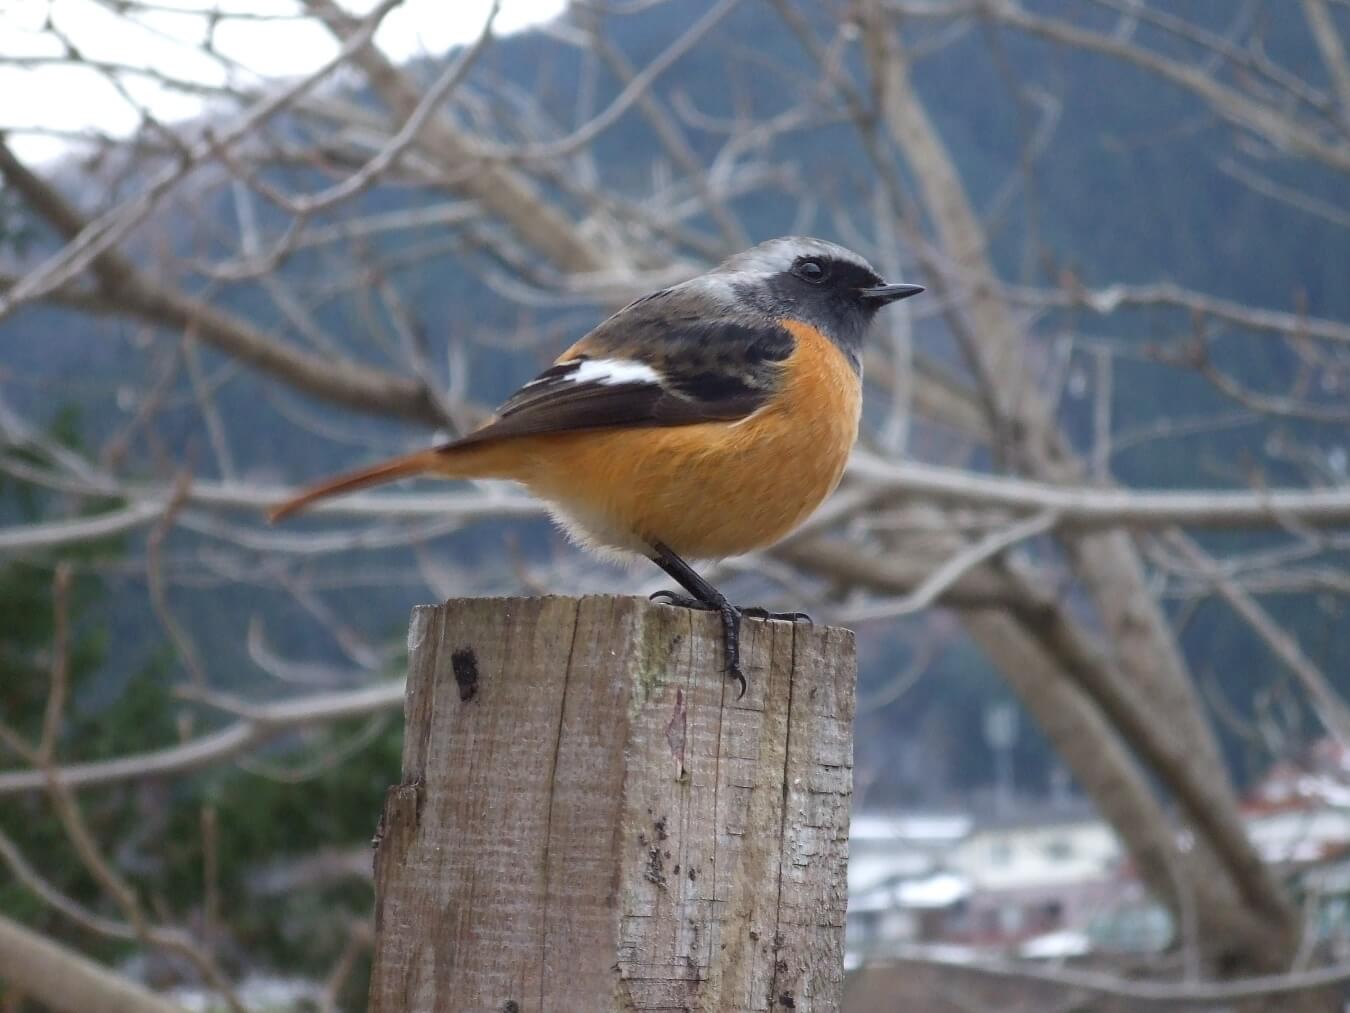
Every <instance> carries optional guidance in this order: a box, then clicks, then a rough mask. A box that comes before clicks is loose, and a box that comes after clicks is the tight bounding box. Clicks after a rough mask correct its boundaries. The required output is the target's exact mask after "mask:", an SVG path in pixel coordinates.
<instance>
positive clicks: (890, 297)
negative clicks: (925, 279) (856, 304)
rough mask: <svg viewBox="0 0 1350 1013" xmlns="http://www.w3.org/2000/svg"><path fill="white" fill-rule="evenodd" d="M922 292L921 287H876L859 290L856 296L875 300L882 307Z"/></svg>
mask: <svg viewBox="0 0 1350 1013" xmlns="http://www.w3.org/2000/svg"><path fill="white" fill-rule="evenodd" d="M922 291H923V286H922V285H877V286H875V287H873V288H860V289H858V295H859V296H860V297H862V298H863V299H867V300H869V301H872V300H875V301H876V302H878V303H880V304H881V305H882V306H885V305H886V304H887V303H893V302H899V301H900V300H901V299H908V298H909V297H910V296H912V295H918V294H919V293H920V292H922Z"/></svg>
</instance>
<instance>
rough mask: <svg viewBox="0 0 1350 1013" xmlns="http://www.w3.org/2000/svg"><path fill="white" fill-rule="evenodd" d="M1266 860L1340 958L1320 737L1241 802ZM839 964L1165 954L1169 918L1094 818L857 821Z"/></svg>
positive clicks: (1329, 757)
mask: <svg viewBox="0 0 1350 1013" xmlns="http://www.w3.org/2000/svg"><path fill="white" fill-rule="evenodd" d="M1243 818H1244V820H1245V822H1246V825H1247V830H1248V833H1249V834H1250V836H1251V839H1252V841H1253V843H1254V844H1255V845H1256V848H1257V850H1258V852H1259V853H1260V855H1261V857H1262V859H1263V860H1264V861H1266V862H1268V863H1269V864H1271V865H1272V866H1274V867H1275V869H1276V871H1277V872H1278V873H1279V874H1280V875H1281V876H1282V877H1283V878H1284V879H1285V881H1286V882H1287V883H1288V884H1289V885H1290V887H1291V889H1292V890H1293V891H1294V892H1295V893H1296V894H1297V895H1298V898H1299V901H1300V903H1301V905H1302V906H1303V909H1304V910H1305V911H1307V912H1308V914H1309V918H1310V920H1311V924H1313V926H1314V927H1315V941H1316V942H1317V944H1318V945H1319V946H1320V947H1322V948H1323V949H1324V950H1326V951H1327V952H1328V953H1329V954H1330V955H1331V956H1332V957H1333V958H1334V959H1340V960H1345V959H1350V748H1347V747H1345V746H1342V745H1340V744H1339V743H1336V742H1335V741H1334V740H1331V739H1325V740H1322V741H1320V742H1318V743H1317V744H1315V745H1314V746H1313V747H1312V748H1311V749H1310V750H1308V752H1307V753H1306V755H1305V756H1303V757H1301V758H1299V762H1283V761H1282V762H1280V763H1277V764H1274V765H1272V767H1271V768H1270V770H1269V771H1268V772H1267V774H1266V775H1265V776H1264V777H1263V778H1262V779H1261V780H1260V781H1259V782H1258V783H1257V784H1256V785H1255V787H1254V788H1253V789H1252V790H1251V792H1250V793H1249V794H1248V796H1247V797H1246V799H1244V801H1243ZM849 847H850V857H849V876H848V879H849V908H848V939H847V950H848V960H849V966H852V967H856V966H858V965H859V964H860V963H861V962H863V961H865V960H867V959H869V958H870V957H875V956H885V955H887V954H890V955H895V954H897V953H899V952H901V951H902V950H903V949H904V948H906V947H912V946H915V945H928V946H944V947H960V948H961V952H968V953H972V954H977V953H981V952H984V953H998V954H1003V955H1018V956H1024V957H1039V958H1051V957H1055V958H1060V957H1073V956H1079V955H1083V954H1086V953H1088V952H1091V951H1095V950H1100V951H1109V952H1117V953H1121V952H1128V953H1147V952H1155V951H1157V950H1159V949H1161V948H1163V947H1165V946H1166V945H1167V944H1168V943H1169V941H1170V939H1171V936H1172V925H1171V918H1170V916H1169V915H1168V913H1167V912H1166V911H1165V910H1164V909H1163V908H1162V907H1161V906H1160V905H1158V904H1157V903H1155V902H1154V901H1153V900H1152V899H1151V898H1150V897H1149V895H1148V893H1147V891H1146V890H1145V889H1144V888H1143V886H1142V885H1141V884H1140V883H1139V882H1138V881H1137V879H1136V878H1135V876H1134V874H1133V871H1132V870H1131V868H1130V866H1129V863H1128V860H1127V856H1126V854H1125V853H1124V851H1123V849H1122V848H1121V845H1120V842H1119V840H1118V839H1117V837H1116V835H1115V833H1114V831H1113V830H1112V829H1111V827H1110V826H1108V825H1107V824H1106V823H1105V822H1104V821H1103V820H1101V819H1100V818H1098V817H1097V816H1096V815H1095V814H1094V813H1093V812H1092V811H1091V810H1090V809H1088V808H1085V807H1077V808H1074V807H1072V806H1071V805H1070V806H1066V805H1065V804H1063V803H1062V802H1061V803H1060V804H1055V805H1051V806H1046V807H1037V806H1035V805H1031V806H1028V805H1026V804H1019V805H1018V807H1017V809H1016V812H1015V814H1013V815H1011V816H1007V815H1005V816H997V817H994V818H992V819H976V818H975V817H974V816H973V815H971V814H968V813H939V814H892V815H884V814H876V813H860V814H858V815H857V816H856V817H855V818H854V821H853V830H852V833H851V835H850V841H849Z"/></svg>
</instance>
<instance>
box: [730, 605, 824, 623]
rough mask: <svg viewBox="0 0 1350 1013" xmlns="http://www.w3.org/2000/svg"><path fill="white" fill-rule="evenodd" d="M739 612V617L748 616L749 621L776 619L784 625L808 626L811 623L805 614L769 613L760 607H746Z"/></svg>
mask: <svg viewBox="0 0 1350 1013" xmlns="http://www.w3.org/2000/svg"><path fill="white" fill-rule="evenodd" d="M740 611H741V615H743V616H749V617H750V618H751V619H776V620H778V621H779V622H785V623H802V622H804V623H807V624H808V625H810V624H811V622H812V620H811V617H810V616H809V615H807V614H806V613H805V612H770V611H769V610H768V609H766V608H764V607H763V606H762V605H748V606H746V607H745V608H743V609H741V610H740Z"/></svg>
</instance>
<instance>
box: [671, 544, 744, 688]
mask: <svg viewBox="0 0 1350 1013" xmlns="http://www.w3.org/2000/svg"><path fill="white" fill-rule="evenodd" d="M651 559H652V562H653V563H655V564H656V565H657V566H659V567H660V568H661V569H663V570H665V571H666V573H667V574H668V575H669V576H670V577H671V579H673V580H674V581H675V583H677V584H679V585H680V587H682V588H684V589H685V590H686V591H688V592H689V593H690V594H691V595H693V602H691V603H688V604H690V605H692V606H693V607H699V606H702V607H703V608H706V609H709V610H710V611H713V612H716V613H717V614H718V615H719V616H721V617H722V639H723V642H724V644H725V645H726V655H727V675H729V676H731V678H733V679H735V680H736V682H737V683H738V684H739V685H740V692H739V693H737V694H736V699H737V700H739V699H740V698H741V697H743V696H745V674H744V673H743V672H742V671H741V614H740V612H738V611H737V610H736V607H735V606H734V605H732V604H731V602H729V601H727V598H726V595H724V594H723V593H722V592H721V591H719V590H717V588H715V587H713V586H712V585H711V584H709V583H708V582H707V581H706V580H704V579H703V578H702V577H700V576H699V575H698V573H697V572H696V571H695V570H694V568H693V567H692V566H690V565H689V564H688V563H686V562H685V561H684V560H683V559H681V558H680V557H679V556H677V555H676V554H675V553H673V552H671V551H670V549H669V548H668V547H667V546H665V545H662V544H661V543H660V542H653V543H652V557H651ZM668 598H669V600H670V601H671V602H672V603H673V604H678V605H685V604H686V602H685V601H684V600H683V599H681V598H680V597H679V596H678V595H669V596H668Z"/></svg>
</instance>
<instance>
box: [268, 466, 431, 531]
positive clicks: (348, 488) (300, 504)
mask: <svg viewBox="0 0 1350 1013" xmlns="http://www.w3.org/2000/svg"><path fill="white" fill-rule="evenodd" d="M440 464H441V455H440V454H439V453H438V452H437V451H435V450H421V451H418V452H417V453H415V454H407V455H405V456H403V457H395V458H392V459H391V460H388V461H381V462H380V463H379V464H374V465H371V466H370V467H369V468H362V469H360V470H359V471H349V472H347V473H346V474H345V475H338V476H336V477H335V478H330V479H328V480H327V481H326V482H320V483H319V484H318V485H315V486H311V487H310V488H308V489H306V490H305V491H304V492H302V493H300V495H298V496H295V497H293V498H291V499H288V500H286V502H284V503H280V504H278V505H277V506H274V507H273V508H272V509H271V510H269V511H267V519H268V520H269V521H271V522H272V523H273V524H275V523H276V522H277V521H280V520H285V519H286V518H287V517H290V516H291V515H292V514H297V513H299V512H300V511H301V510H304V509H305V508H306V507H308V506H310V505H311V504H313V503H317V502H318V501H319V500H321V499H327V498H328V497H330V496H337V495H339V494H340V493H344V492H355V491H356V490H357V489H365V488H368V487H370V486H372V485H383V484H384V483H385V482H394V481H397V480H398V479H400V478H411V477H412V476H413V475H423V474H426V473H427V472H429V471H436V470H438V466H439V465H440Z"/></svg>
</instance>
